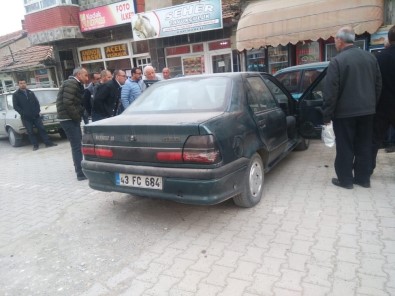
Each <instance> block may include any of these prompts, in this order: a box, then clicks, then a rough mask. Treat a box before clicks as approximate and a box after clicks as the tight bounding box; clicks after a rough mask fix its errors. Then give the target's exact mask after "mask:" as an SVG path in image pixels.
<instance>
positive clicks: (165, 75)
mask: <svg viewBox="0 0 395 296" xmlns="http://www.w3.org/2000/svg"><path fill="white" fill-rule="evenodd" d="M162 76H163V79H164V80H167V79H170V78H171V76H170V69H169V68H167V67H165V68H163V69H162Z"/></svg>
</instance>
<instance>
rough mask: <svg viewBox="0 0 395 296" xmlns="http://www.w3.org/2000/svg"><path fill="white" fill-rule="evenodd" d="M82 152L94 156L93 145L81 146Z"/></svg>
mask: <svg viewBox="0 0 395 296" xmlns="http://www.w3.org/2000/svg"><path fill="white" fill-rule="evenodd" d="M82 154H84V155H91V156H95V155H96V153H95V147H94V146H82Z"/></svg>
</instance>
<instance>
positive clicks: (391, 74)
mask: <svg viewBox="0 0 395 296" xmlns="http://www.w3.org/2000/svg"><path fill="white" fill-rule="evenodd" d="M377 61H378V63H379V66H380V71H381V76H382V79H383V90H382V92H381V96H380V100H379V103H378V105H377V110H376V115H375V117H374V125H373V155H372V157H373V168H372V172H373V169H374V168H375V167H376V157H377V152H378V150H379V148H380V147H381V144H382V143H383V141H384V138H385V136H386V134H387V132H388V129H389V127H390V126H391V125H392V126H393V127H395V26H392V27H391V28H390V29H389V31H388V46H387V48H386V49H384V50H382V51H381V52H380V53H379V54H378V55H377Z"/></svg>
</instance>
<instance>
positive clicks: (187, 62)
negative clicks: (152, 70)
mask: <svg viewBox="0 0 395 296" xmlns="http://www.w3.org/2000/svg"><path fill="white" fill-rule="evenodd" d="M165 54H166V65H167V67H168V68H170V71H171V73H172V75H173V76H177V75H196V74H204V73H221V72H232V69H233V59H232V50H231V43H230V39H224V40H215V41H209V42H201V43H195V44H186V45H180V46H174V47H167V48H165Z"/></svg>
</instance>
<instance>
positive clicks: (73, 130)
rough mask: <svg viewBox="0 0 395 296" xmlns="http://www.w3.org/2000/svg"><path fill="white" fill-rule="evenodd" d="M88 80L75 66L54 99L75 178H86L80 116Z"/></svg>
mask: <svg viewBox="0 0 395 296" xmlns="http://www.w3.org/2000/svg"><path fill="white" fill-rule="evenodd" d="M88 80H89V77H88V71H86V69H85V68H81V67H79V68H76V69H74V71H73V76H70V77H69V78H68V79H67V80H65V81H64V82H63V84H62V85H61V86H60V88H59V93H58V97H57V99H56V108H57V111H58V119H59V120H60V125H61V126H62V129H63V130H64V132H65V133H66V136H67V139H68V140H69V142H70V146H71V154H72V157H73V163H74V169H75V172H76V174H77V180H78V181H82V180H86V177H85V175H84V173H83V172H82V168H81V161H82V152H81V139H82V133H81V126H80V125H81V117H82V114H83V112H84V108H83V106H82V101H83V95H84V84H86V83H87V82H88Z"/></svg>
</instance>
